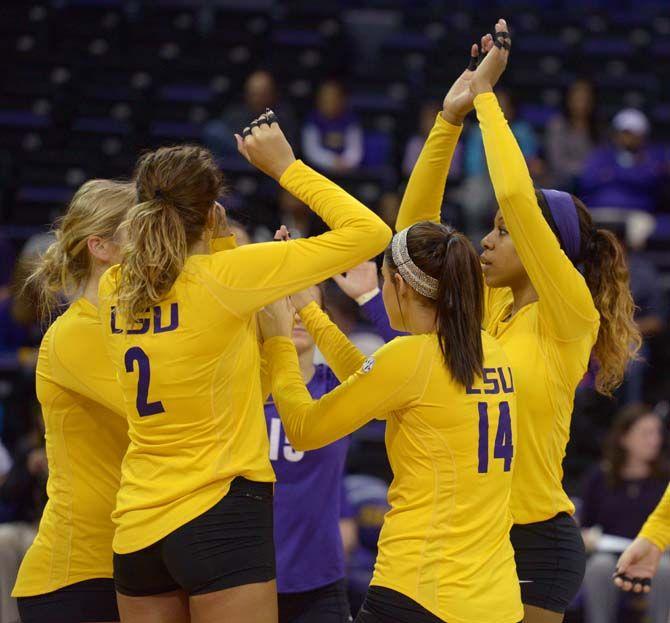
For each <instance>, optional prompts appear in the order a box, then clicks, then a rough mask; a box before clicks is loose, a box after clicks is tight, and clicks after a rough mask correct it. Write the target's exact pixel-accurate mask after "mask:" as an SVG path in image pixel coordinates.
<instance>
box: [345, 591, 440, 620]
mask: <svg viewBox="0 0 670 623" xmlns="http://www.w3.org/2000/svg"><path fill="white" fill-rule="evenodd" d="M399 622H402V623H445V621H443V620H442V619H440V618H438V617H436V616H435V615H434V614H433V613H432V612H429V611H428V610H426V609H425V608H424V607H423V606H421V605H419V604H418V603H416V601H414V600H413V599H410V598H409V597H407V596H406V595H403V594H402V593H399V592H398V591H394V590H392V589H390V588H385V587H383V586H370V588H368V592H367V595H366V596H365V601H364V602H363V605H362V606H361V609H360V610H359V611H358V615H357V616H356V621H355V622H354V623H399Z"/></svg>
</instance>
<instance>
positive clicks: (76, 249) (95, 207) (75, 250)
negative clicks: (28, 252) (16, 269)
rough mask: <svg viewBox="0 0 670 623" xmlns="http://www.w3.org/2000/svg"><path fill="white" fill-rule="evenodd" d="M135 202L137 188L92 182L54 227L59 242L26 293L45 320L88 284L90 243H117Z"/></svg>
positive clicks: (35, 271) (42, 258)
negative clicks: (103, 240)
mask: <svg viewBox="0 0 670 623" xmlns="http://www.w3.org/2000/svg"><path fill="white" fill-rule="evenodd" d="M134 201H135V185H134V184H132V183H129V182H118V181H113V180H89V181H88V182H86V183H85V184H83V185H82V186H81V187H80V188H79V189H78V190H77V192H76V193H75V194H74V197H72V200H71V201H70V204H69V205H68V208H67V210H66V212H65V214H64V215H63V216H62V217H60V218H59V219H58V220H57V221H56V223H55V226H54V234H55V236H56V241H55V242H54V243H52V244H51V245H50V246H49V247H48V248H47V250H46V251H45V252H44V254H43V255H41V256H40V257H39V258H38V259H37V260H36V262H35V266H34V268H33V269H32V272H31V274H30V275H29V276H28V278H27V279H26V282H25V285H24V291H25V290H31V291H32V292H34V293H35V295H36V297H37V299H38V305H39V310H40V313H41V315H42V317H43V318H45V319H46V318H48V317H50V316H51V314H52V312H53V311H54V309H55V308H57V307H58V306H59V305H61V304H62V297H63V296H72V295H73V294H75V293H76V292H77V291H79V290H81V288H82V287H83V286H84V284H85V283H86V280H87V279H88V277H89V275H90V272H91V256H90V254H89V252H88V244H87V242H88V239H89V238H90V237H91V236H100V237H101V238H106V239H113V238H114V234H115V233H116V230H117V228H118V227H119V225H120V224H121V222H122V221H123V219H124V218H125V215H126V212H127V211H128V209H129V208H130V207H131V206H132V205H133V203H134Z"/></svg>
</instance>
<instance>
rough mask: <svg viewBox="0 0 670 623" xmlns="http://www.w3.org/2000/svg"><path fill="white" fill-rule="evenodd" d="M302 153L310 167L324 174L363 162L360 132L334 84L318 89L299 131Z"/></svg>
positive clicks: (344, 96)
mask: <svg viewBox="0 0 670 623" xmlns="http://www.w3.org/2000/svg"><path fill="white" fill-rule="evenodd" d="M302 150H303V154H304V155H305V158H306V159H307V160H308V161H309V162H310V163H311V164H314V165H316V166H317V167H319V168H322V169H325V170H328V171H335V172H344V171H346V170H347V169H353V168H355V167H357V166H358V165H359V164H360V163H361V161H362V160H363V130H362V128H361V126H360V124H359V122H358V119H357V118H356V116H355V115H354V114H353V113H352V112H351V110H349V107H348V104H347V100H346V95H345V92H344V89H343V87H342V85H340V84H339V83H338V82H336V81H333V80H330V81H327V82H325V83H324V84H323V85H321V87H320V88H319V92H318V94H317V101H316V109H315V110H314V111H313V112H311V113H310V114H309V116H308V117H307V122H306V123H305V127H304V128H303V131H302Z"/></svg>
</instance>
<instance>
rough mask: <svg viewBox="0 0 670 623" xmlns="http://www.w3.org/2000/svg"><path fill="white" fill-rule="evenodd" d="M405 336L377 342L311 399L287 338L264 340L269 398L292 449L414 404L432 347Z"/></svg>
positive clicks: (313, 445)
mask: <svg viewBox="0 0 670 623" xmlns="http://www.w3.org/2000/svg"><path fill="white" fill-rule="evenodd" d="M418 339H419V340H420V342H419V343H417V342H416V340H417V338H415V337H408V338H401V339H398V340H394V341H393V342H391V343H389V344H386V345H385V346H382V348H381V349H379V350H378V351H377V352H376V353H375V355H374V357H373V358H369V359H366V360H365V363H364V364H363V366H361V368H360V369H359V370H358V371H357V372H356V373H355V374H354V375H352V376H350V377H349V378H348V379H347V380H346V381H344V382H343V383H342V384H341V385H340V386H339V387H337V388H335V389H334V390H333V391H331V392H329V393H328V394H326V395H325V396H323V397H321V398H320V399H319V400H313V399H312V397H311V396H310V394H309V392H308V391H307V388H306V387H305V382H304V380H303V378H302V375H301V373H300V367H299V365H298V357H297V354H296V351H295V347H294V346H293V343H292V342H291V340H290V339H289V338H288V337H284V336H278V337H273V338H270V339H268V340H267V341H266V342H265V354H266V356H267V357H268V361H269V362H270V367H271V370H272V396H273V398H274V401H275V404H276V405H277V409H278V411H279V415H280V416H281V418H282V422H283V424H284V429H285V430H286V435H287V437H288V438H289V440H290V442H291V445H292V446H293V447H294V448H295V449H296V450H313V449H316V448H320V447H322V446H325V445H327V444H329V443H332V442H333V441H335V440H337V439H341V438H342V437H345V436H346V435H349V434H351V433H352V432H353V431H355V430H357V429H358V428H360V427H361V426H363V425H364V424H366V423H367V422H369V421H370V420H372V419H375V418H376V419H385V418H386V417H387V416H388V414H389V413H390V412H391V411H396V410H399V409H404V408H408V407H410V406H412V405H413V404H416V403H417V402H418V401H419V400H420V398H421V395H422V394H423V392H424V389H425V383H426V379H427V378H428V377H429V369H430V365H431V362H432V361H434V359H435V358H434V345H433V343H431V341H430V340H429V339H427V338H426V339H421V338H418Z"/></svg>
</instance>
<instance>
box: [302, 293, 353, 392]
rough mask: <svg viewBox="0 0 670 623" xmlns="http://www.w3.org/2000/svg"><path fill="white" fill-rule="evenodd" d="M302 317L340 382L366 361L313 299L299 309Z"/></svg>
mask: <svg viewBox="0 0 670 623" xmlns="http://www.w3.org/2000/svg"><path fill="white" fill-rule="evenodd" d="M298 313H299V314H300V319H301V320H302V322H303V324H304V325H305V328H306V329H307V331H308V332H309V334H310V335H311V336H312V337H313V338H314V342H315V343H316V346H317V348H318V349H319V350H320V351H321V353H322V354H323V356H324V357H325V359H326V363H328V365H329V366H330V368H331V370H332V371H333V372H334V373H335V376H336V377H337V378H338V379H339V381H340V382H342V381H344V380H346V379H348V378H349V377H350V376H351V375H352V374H354V372H356V370H359V369H360V368H361V366H362V365H363V363H364V362H365V355H364V354H363V353H362V352H361V351H360V350H359V349H358V348H357V347H356V346H355V345H354V344H353V343H352V342H351V341H350V340H349V338H348V337H347V336H346V335H344V333H342V331H340V328H339V327H338V326H337V325H336V324H335V323H334V322H333V321H332V320H331V319H330V318H329V317H328V315H327V314H326V313H325V312H324V311H323V310H322V309H321V308H320V307H319V305H318V304H317V303H316V301H312V302H311V303H309V304H308V305H306V306H305V307H303V308H302V309H299V310H298Z"/></svg>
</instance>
